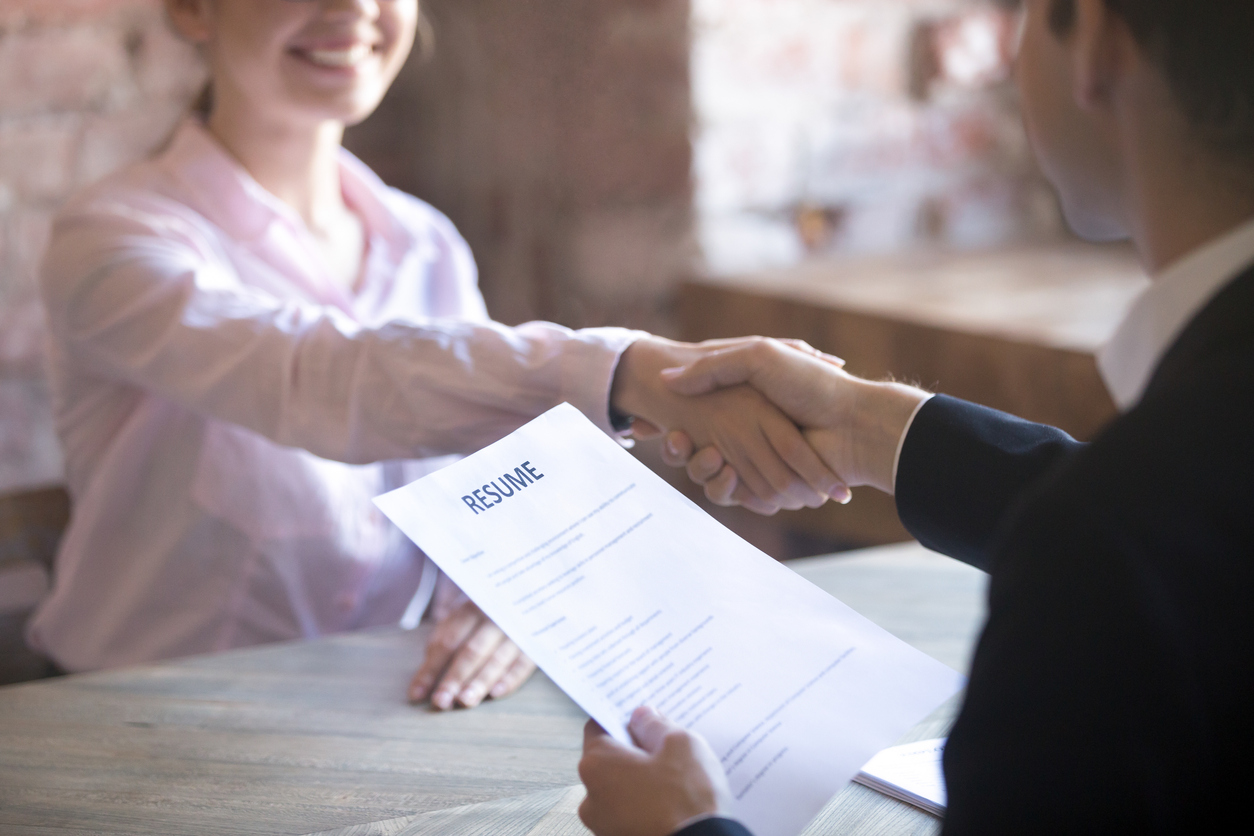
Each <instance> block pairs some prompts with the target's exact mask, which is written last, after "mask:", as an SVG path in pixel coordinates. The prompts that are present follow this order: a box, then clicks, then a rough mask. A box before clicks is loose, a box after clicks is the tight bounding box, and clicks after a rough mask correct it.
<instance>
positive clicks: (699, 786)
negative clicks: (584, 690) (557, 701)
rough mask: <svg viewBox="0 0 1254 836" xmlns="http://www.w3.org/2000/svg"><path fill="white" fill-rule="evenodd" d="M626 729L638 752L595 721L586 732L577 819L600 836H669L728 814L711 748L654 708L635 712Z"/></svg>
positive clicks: (723, 786) (727, 792) (728, 792)
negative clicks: (702, 819) (582, 793)
mask: <svg viewBox="0 0 1254 836" xmlns="http://www.w3.org/2000/svg"><path fill="white" fill-rule="evenodd" d="M627 729H628V731H630V732H631V736H632V739H633V740H635V741H636V745H637V746H639V747H640V749H632V748H631V747H628V746H624V745H623V744H621V743H619V742H618V741H616V740H614V738H612V737H610V736H609V735H608V734H606V733H605V731H604V730H603V729H602V728H601V727H600V726H598V725H597V724H596V721H594V720H589V721H588V724H587V725H586V726H584V732H583V759H582V760H580V761H579V777H580V779H581V780H582V781H583V783H584V786H585V787H587V789H588V797H587V798H585V799H584V801H583V803H582V804H580V805H579V818H580V819H581V820H582V821H583V823H584V824H586V825H587V826H588V829H589V830H591V831H592V832H593V833H595V834H596V836H670V834H672V833H674V832H675V831H676V830H677V829H679V828H680V827H681V826H683V824H684V823H685V822H688V821H690V820H692V819H695V818H697V817H700V816H706V815H718V814H726V813H727V811H728V809H729V808H730V805H731V788H730V787H729V786H728V784H727V776H726V774H724V772H723V768H722V766H720V765H719V762H718V756H717V755H715V754H714V752H713V751H712V750H711V749H710V745H709V744H708V743H706V742H705V740H703V739H702V738H701V737H700V736H699V735H697V734H694V733H692V732H689V731H686V730H684V729H683V728H681V727H679V726H677V725H675V724H674V723H672V722H671V721H670V720H667V719H666V718H665V717H663V716H662V715H661V714H659V713H657V712H656V711H654V710H653V709H652V708H644V707H642V708H637V709H636V710H635V711H634V712H633V713H632V715H631V722H630V723H629V724H628V726H627ZM641 750H643V751H641Z"/></svg>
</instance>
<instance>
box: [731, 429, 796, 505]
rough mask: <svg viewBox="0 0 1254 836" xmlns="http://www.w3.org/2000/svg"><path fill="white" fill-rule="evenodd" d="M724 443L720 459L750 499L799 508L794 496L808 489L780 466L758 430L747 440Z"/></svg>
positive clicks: (779, 462)
mask: <svg viewBox="0 0 1254 836" xmlns="http://www.w3.org/2000/svg"><path fill="white" fill-rule="evenodd" d="M724 443H725V444H727V445H728V448H729V449H727V450H725V451H724V458H726V459H727V463H728V464H730V465H731V466H732V467H734V468H735V469H736V475H737V476H738V477H739V479H740V482H741V483H742V484H743V485H744V486H745V487H747V488H748V489H749V490H750V491H752V492H753V495H754V496H756V497H757V498H758V499H760V500H762V501H763V502H765V503H768V504H770V505H776V506H778V507H780V508H788V509H789V510H795V509H797V508H800V507H802V505H803V503H802V502H801V500H799V499H797V498H796V497H795V496H794V493H795V492H799V491H800V490H805V491H807V492H808V490H809V488H808V487H807V486H804V484H803V483H802V482H801V480H800V478H799V477H797V475H796V474H794V473H793V472H792V469H791V468H789V467H788V465H786V464H784V462H783V461H782V460H781V459H780V458H779V455H778V454H777V453H776V452H775V450H774V448H772V447H771V445H770V443H769V442H768V441H767V440H766V437H765V435H763V434H762V433H761V431H760V430H759V431H757V432H755V433H754V434H753V435H751V436H750V437H748V438H743V437H741V438H734V439H727V440H726V441H725V442H724Z"/></svg>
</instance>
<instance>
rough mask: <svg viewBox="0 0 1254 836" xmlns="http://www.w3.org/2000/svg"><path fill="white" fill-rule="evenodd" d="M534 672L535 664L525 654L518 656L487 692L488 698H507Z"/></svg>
mask: <svg viewBox="0 0 1254 836" xmlns="http://www.w3.org/2000/svg"><path fill="white" fill-rule="evenodd" d="M535 672H536V663H535V662H533V661H531V658H530V657H529V656H527V655H526V654H522V655H520V656H519V657H518V658H517V659H515V660H514V664H512V665H510V668H509V670H507V671H506V672H505V675H504V676H502V677H501V679H500V681H498V682H497V683H496V684H495V685H493V686H492V690H491V691H489V692H488V696H490V697H492V699H494V700H499V699H500V698H501V697H507V696H509V695H510V694H512V693H514V692H515V691H517V690H518V689H519V688H521V687H522V684H523V683H524V682H526V681H527V680H528V679H529V678H530V677H531V675H532V674H533V673H535Z"/></svg>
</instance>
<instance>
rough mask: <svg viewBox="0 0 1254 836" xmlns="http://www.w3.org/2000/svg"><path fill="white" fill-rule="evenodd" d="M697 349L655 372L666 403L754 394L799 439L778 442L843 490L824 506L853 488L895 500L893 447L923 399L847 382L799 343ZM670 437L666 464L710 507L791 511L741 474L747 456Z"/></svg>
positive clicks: (884, 386) (902, 389)
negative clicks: (699, 490)
mask: <svg viewBox="0 0 1254 836" xmlns="http://www.w3.org/2000/svg"><path fill="white" fill-rule="evenodd" d="M699 348H701V349H702V351H701V352H700V355H699V356H697V357H695V358H694V359H692V360H691V361H689V362H687V363H685V364H683V365H675V366H672V367H670V368H667V369H662V370H660V371H659V372H658V375H659V378H660V379H661V381H662V383H663V385H664V386H665V387H666V388H667V389H668V390H669V391H670V392H671V393H673V394H676V395H683V396H685V397H689V398H692V399H694V400H697V399H702V398H710V397H712V396H714V395H717V394H719V393H726V392H732V391H737V390H741V389H744V388H746V387H747V388H751V389H752V390H753V391H754V392H755V393H757V394H758V395H760V396H761V397H762V399H763V400H764V401H765V402H767V403H769V404H770V405H771V407H773V408H774V409H775V410H777V411H778V412H779V414H780V416H781V417H782V418H783V419H784V420H785V421H787V422H788V423H789V424H790V425H791V429H792V431H793V433H796V434H797V435H796V437H794V436H793V435H788V434H786V433H783V434H784V437H785V438H786V439H787V442H795V440H796V438H801V439H804V446H805V448H806V450H807V451H809V452H811V453H813V454H814V455H816V456H817V457H818V459H819V460H820V462H821V464H822V468H823V471H822V472H823V473H824V474H828V475H830V477H831V478H834V479H835V480H836V484H838V485H839V486H840V487H839V489H836V490H829V491H828V492H827V495H828V496H830V497H832V498H834V499H836V500H837V501H841V502H847V501H848V500H849V496H850V494H849V488H850V487H856V486H859V485H870V486H872V487H875V488H878V489H879V490H882V491H884V492H886V493H890V494H891V493H893V490H894V487H895V485H894V480H895V474H894V470H895V463H896V454H897V450H898V449H899V443H900V441H901V438H902V435H903V433H904V432H905V430H906V427H907V426H908V425H909V423H910V419H911V417H912V416H913V415H914V413H915V412H916V411H917V409H918V407H919V405H920V403H922V402H923V401H924V400H926V399H927V398H928V397H929V395H928V393H927V392H925V391H923V390H922V389H918V388H916V387H913V386H907V385H904V384H901V383H895V382H872V381H868V380H863V379H860V378H857V377H854V376H853V375H851V374H849V373H847V372H846V371H845V370H844V362H843V361H841V360H840V359H839V358H836V357H832V356H831V355H827V354H823V353H822V352H820V351H818V350H816V349H814V348H811V347H810V346H808V345H806V344H805V343H803V342H799V341H791V340H790V341H784V340H772V339H765V338H761V337H753V338H747V339H743V340H729V341H719V342H713V343H703V344H702V345H701V346H700V347H699ZM668 430H669V431H668V433H667V435H666V438H665V440H664V442H663V445H662V456H663V459H664V460H665V461H666V462H667V463H668V464H671V465H672V466H676V467H687V469H688V475H689V477H690V478H692V480H693V481H695V482H697V483H698V484H702V485H704V486H705V493H706V496H707V497H708V498H709V499H710V500H711V501H713V502H715V503H717V504H719V505H736V504H738V505H744V506H745V507H747V508H750V509H752V510H755V511H758V512H760V513H774V511H776V510H779V508H789V507H795V506H790V505H787V504H784V503H783V502H781V501H779V499H778V496H779V495H778V494H776V495H768V494H764V493H763V491H762V490H761V489H760V483H759V481H758V480H757V479H756V478H755V477H754V475H753V474H752V472H747V471H746V465H745V463H744V459H745V456H744V455H740V456H737V455H728V450H727V448H726V447H725V446H724V444H723V443H721V441H720V440H718V439H713V440H711V439H709V438H704V437H701V436H699V435H697V434H694V433H692V432H690V431H688V429H687V427H684V426H682V425H678V426H676V427H668ZM781 432H782V431H781ZM787 442H786V443H787ZM776 451H777V452H779V451H780V448H779V447H776ZM789 452H790V455H791V457H792V458H794V459H797V460H801V459H802V458H803V457H801V456H799V455H798V454H797V451H796V450H789ZM790 461H791V459H790ZM749 466H750V467H752V466H753V464H752V463H751V464H750V465H749ZM797 473H798V474H801V473H802V471H801V470H797ZM812 484H813V483H812Z"/></svg>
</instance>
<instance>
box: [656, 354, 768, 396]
mask: <svg viewBox="0 0 1254 836" xmlns="http://www.w3.org/2000/svg"><path fill="white" fill-rule="evenodd" d="M757 345H758V344H757V343H754V344H751V345H746V346H740V347H737V348H728V349H723V350H722V351H715V352H713V353H711V354H708V355H706V356H705V357H701V358H699V359H697V360H694V361H693V362H691V363H689V364H688V365H686V366H677V367H675V368H671V369H663V370H662V372H661V375H662V380H663V381H664V382H665V383H666V386H667V388H669V389H670V390H671V391H672V392H676V393H678V394H680V395H702V394H705V393H706V392H712V391H714V390H715V389H722V388H724V387H726V386H735V385H737V384H739V383H745V382H746V381H748V380H749V379H750V378H752V377H753V374H754V372H756V371H757V370H758V368H759V366H760V362H761V353H760V351H761V350H760V349H758V348H757Z"/></svg>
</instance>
